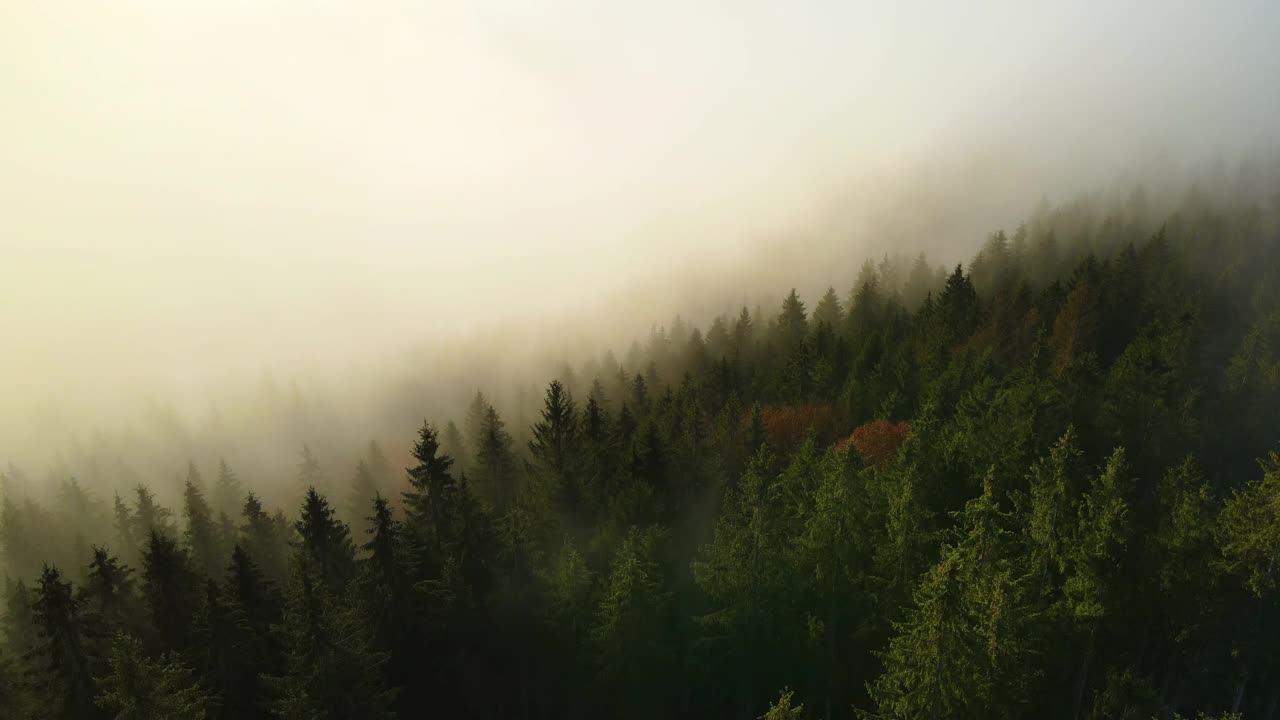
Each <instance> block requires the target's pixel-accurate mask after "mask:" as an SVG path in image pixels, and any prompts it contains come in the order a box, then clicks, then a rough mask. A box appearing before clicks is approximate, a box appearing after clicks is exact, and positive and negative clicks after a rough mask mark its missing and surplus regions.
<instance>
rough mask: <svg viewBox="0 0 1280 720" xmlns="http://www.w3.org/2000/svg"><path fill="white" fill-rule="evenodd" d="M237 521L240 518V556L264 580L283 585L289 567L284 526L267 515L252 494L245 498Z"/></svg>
mask: <svg viewBox="0 0 1280 720" xmlns="http://www.w3.org/2000/svg"><path fill="white" fill-rule="evenodd" d="M241 517H243V518H244V521H243V522H242V523H241V524H240V537H241V541H242V542H243V544H244V552H245V553H247V554H248V555H249V557H250V558H252V559H253V562H254V563H256V564H257V565H258V567H260V568H262V571H263V573H265V574H266V576H267V577H268V578H270V579H271V580H273V581H275V582H283V581H284V580H285V579H286V578H287V577H288V566H289V539H288V537H287V536H286V535H285V534H284V532H283V531H284V529H285V527H282V526H283V525H284V524H283V523H280V522H277V521H276V519H274V518H272V517H271V516H270V515H268V514H267V513H266V511H265V510H263V509H262V503H261V502H260V501H259V500H258V498H257V496H256V495H254V494H253V493H252V492H251V493H249V495H248V496H247V497H246V498H245V501H244V508H243V510H242V511H241ZM286 527H287V526H286Z"/></svg>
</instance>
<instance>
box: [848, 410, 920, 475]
mask: <svg viewBox="0 0 1280 720" xmlns="http://www.w3.org/2000/svg"><path fill="white" fill-rule="evenodd" d="M910 432H911V423H909V422H907V421H906V420H902V421H899V422H896V423H894V422H889V421H888V420H873V421H871V422H869V423H866V424H865V425H859V426H858V427H857V428H854V431H853V434H851V435H849V437H847V438H845V439H843V440H840V441H838V442H837V443H836V449H837V450H845V449H847V448H848V447H849V446H850V445H852V446H853V447H854V449H856V450H857V451H858V454H859V455H861V456H862V458H863V459H864V460H866V461H867V462H868V463H870V464H872V465H882V464H884V463H886V462H888V460H889V458H892V457H893V454H894V453H895V452H897V451H898V448H899V447H900V446H901V445H902V443H904V442H906V440H907V435H908V434H909V433H910Z"/></svg>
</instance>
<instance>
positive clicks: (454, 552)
mask: <svg viewBox="0 0 1280 720" xmlns="http://www.w3.org/2000/svg"><path fill="white" fill-rule="evenodd" d="M413 457H414V460H416V461H417V465H415V466H414V467H412V468H409V470H408V475H409V485H410V489H409V490H407V491H405V493H404V508H405V515H406V519H405V531H406V534H407V535H408V538H409V540H410V542H411V543H412V544H413V547H414V554H415V556H416V557H415V558H414V564H415V566H416V567H417V568H418V573H419V576H420V577H422V578H424V579H432V580H437V579H439V578H441V576H442V575H444V574H446V573H447V572H457V573H460V575H461V577H462V579H463V582H464V583H465V584H466V586H467V587H468V588H469V589H470V592H472V593H475V594H477V595H480V596H482V595H484V594H485V593H487V591H488V589H489V587H490V586H491V584H492V566H491V563H492V559H493V545H494V530H493V526H492V523H491V521H490V519H489V516H488V515H487V513H486V512H485V511H484V508H483V507H482V506H481V505H480V503H479V501H478V500H477V499H476V497H475V496H474V495H473V494H472V493H471V489H470V487H469V485H468V484H467V482H466V479H465V478H457V479H455V478H454V477H453V476H452V475H451V474H450V467H451V466H452V465H453V459H452V458H450V457H449V456H448V455H444V454H442V453H441V452H440V442H439V437H438V435H437V433H436V430H435V428H433V427H432V426H431V424H430V423H426V422H424V423H423V424H422V428H421V429H420V430H419V431H418V441H417V442H416V443H415V444H414V446H413Z"/></svg>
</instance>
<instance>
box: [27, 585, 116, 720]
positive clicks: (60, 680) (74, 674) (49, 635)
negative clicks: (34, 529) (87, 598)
mask: <svg viewBox="0 0 1280 720" xmlns="http://www.w3.org/2000/svg"><path fill="white" fill-rule="evenodd" d="M32 612H33V614H34V619H35V626H36V628H37V630H38V633H39V639H38V641H37V647H38V652H39V655H40V657H41V659H42V662H43V665H44V667H43V668H42V670H43V677H44V682H43V683H42V685H43V686H44V687H43V688H42V690H43V694H44V697H47V698H48V699H49V702H50V704H51V705H52V707H56V708H58V711H57V713H58V715H59V716H61V717H68V718H97V717H101V713H100V712H99V711H98V709H97V707H96V706H95V705H94V695H95V694H96V693H97V689H96V685H95V683H94V680H93V667H92V663H93V657H92V656H91V647H90V646H91V643H92V639H91V636H90V633H91V632H92V628H91V627H90V626H89V625H88V623H87V622H86V617H85V611H84V607H83V603H82V602H81V600H80V599H79V598H77V597H76V593H75V592H73V591H72V589H71V583H70V582H67V581H66V580H63V578H62V573H61V572H60V571H59V570H58V569H57V568H55V567H52V566H49V565H46V566H45V568H44V572H42V573H41V575H40V584H39V586H38V587H37V588H36V591H35V596H34V598H33V600H32Z"/></svg>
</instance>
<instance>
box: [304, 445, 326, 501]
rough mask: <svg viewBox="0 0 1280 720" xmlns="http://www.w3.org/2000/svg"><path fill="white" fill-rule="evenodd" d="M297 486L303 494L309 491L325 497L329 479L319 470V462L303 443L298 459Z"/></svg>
mask: <svg viewBox="0 0 1280 720" xmlns="http://www.w3.org/2000/svg"><path fill="white" fill-rule="evenodd" d="M298 486H299V487H301V488H302V490H303V491H304V492H305V491H307V490H310V489H314V490H316V491H317V492H319V493H321V494H326V495H327V494H328V492H329V479H328V478H327V477H326V476H325V474H324V471H323V470H322V469H321V468H320V460H319V459H318V458H317V457H316V455H315V453H313V452H312V451H311V446H310V445H308V444H306V443H303V445H302V453H301V455H300V456H299V459H298Z"/></svg>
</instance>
